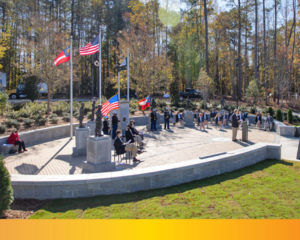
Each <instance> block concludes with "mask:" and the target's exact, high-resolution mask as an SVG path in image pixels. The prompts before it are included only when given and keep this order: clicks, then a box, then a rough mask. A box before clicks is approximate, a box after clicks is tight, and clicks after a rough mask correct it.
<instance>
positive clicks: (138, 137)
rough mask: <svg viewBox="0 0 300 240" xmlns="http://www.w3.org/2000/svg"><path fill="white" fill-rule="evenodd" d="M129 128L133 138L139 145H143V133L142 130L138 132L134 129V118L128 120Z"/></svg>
mask: <svg viewBox="0 0 300 240" xmlns="http://www.w3.org/2000/svg"><path fill="white" fill-rule="evenodd" d="M130 129H131V132H132V133H133V136H134V140H135V141H137V142H138V144H139V145H144V143H143V140H144V134H143V132H139V131H138V130H137V129H136V127H135V122H134V120H131V121H130Z"/></svg>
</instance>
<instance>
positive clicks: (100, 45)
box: [99, 26, 102, 105]
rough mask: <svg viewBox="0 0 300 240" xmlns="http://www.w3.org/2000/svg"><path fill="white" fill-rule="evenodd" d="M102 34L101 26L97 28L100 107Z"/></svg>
mask: <svg viewBox="0 0 300 240" xmlns="http://www.w3.org/2000/svg"><path fill="white" fill-rule="evenodd" d="M101 47H102V33H101V26H99V104H100V105H101V104H102V102H101V98H102V74H101V71H102V51H101Z"/></svg>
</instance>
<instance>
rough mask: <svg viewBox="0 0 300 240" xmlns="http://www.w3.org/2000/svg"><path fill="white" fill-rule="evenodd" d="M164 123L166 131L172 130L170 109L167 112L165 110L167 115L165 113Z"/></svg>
mask: <svg viewBox="0 0 300 240" xmlns="http://www.w3.org/2000/svg"><path fill="white" fill-rule="evenodd" d="M164 120H165V121H164V122H165V126H164V129H165V130H166V129H168V130H170V112H169V109H168V107H166V110H165V113H164Z"/></svg>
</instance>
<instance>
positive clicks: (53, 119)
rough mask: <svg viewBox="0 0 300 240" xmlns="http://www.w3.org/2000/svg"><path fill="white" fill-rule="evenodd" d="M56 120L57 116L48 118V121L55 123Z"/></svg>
mask: <svg viewBox="0 0 300 240" xmlns="http://www.w3.org/2000/svg"><path fill="white" fill-rule="evenodd" d="M57 122H58V118H57V117H52V118H50V123H52V124H57Z"/></svg>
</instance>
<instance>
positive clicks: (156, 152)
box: [5, 127, 284, 175]
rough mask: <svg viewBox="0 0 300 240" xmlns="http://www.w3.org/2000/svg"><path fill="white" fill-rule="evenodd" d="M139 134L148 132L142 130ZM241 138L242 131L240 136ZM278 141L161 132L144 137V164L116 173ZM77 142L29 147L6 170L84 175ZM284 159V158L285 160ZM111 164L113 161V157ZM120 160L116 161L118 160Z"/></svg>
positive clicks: (268, 136)
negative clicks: (75, 154)
mask: <svg viewBox="0 0 300 240" xmlns="http://www.w3.org/2000/svg"><path fill="white" fill-rule="evenodd" d="M140 130H142V131H143V130H145V129H144V128H140ZM238 138H239V139H240V138H241V131H239V133H238ZM278 141H279V138H278V136H277V135H276V133H274V132H271V133H270V132H264V131H261V130H257V129H254V128H250V129H249V142H248V143H243V142H240V141H239V142H232V141H231V129H230V128H227V129H225V130H224V131H219V130H217V129H216V128H215V127H210V129H207V131H206V132H202V131H199V130H197V129H193V128H187V127H186V128H184V129H181V128H177V127H174V128H171V131H164V130H163V131H160V132H155V133H148V132H147V133H146V134H145V143H146V147H145V152H143V153H142V154H140V155H138V159H140V160H141V161H142V162H141V163H139V164H133V163H132V162H127V163H126V161H125V160H123V161H122V162H121V163H117V167H116V170H126V169H132V168H146V167H150V166H159V165H164V164H168V163H175V162H180V161H185V160H191V159H195V158H199V157H203V156H208V155H213V154H217V153H223V152H228V151H232V150H236V149H239V148H243V147H247V146H249V145H251V144H254V143H258V142H267V143H275V142H277V143H278ZM74 146H75V138H73V140H71V141H70V140H69V138H64V139H59V140H55V141H52V142H47V143H43V144H40V145H35V146H32V147H29V148H28V149H29V151H28V152H26V153H23V154H16V155H11V156H8V157H7V158H6V159H5V163H6V166H7V168H8V170H9V172H10V173H11V174H32V175H69V174H81V173H84V172H83V170H82V162H83V161H84V160H85V157H77V158H73V157H72V148H73V147H74ZM283 157H284V156H283ZM112 160H114V158H113V157H112ZM116 160H117V159H116Z"/></svg>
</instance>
